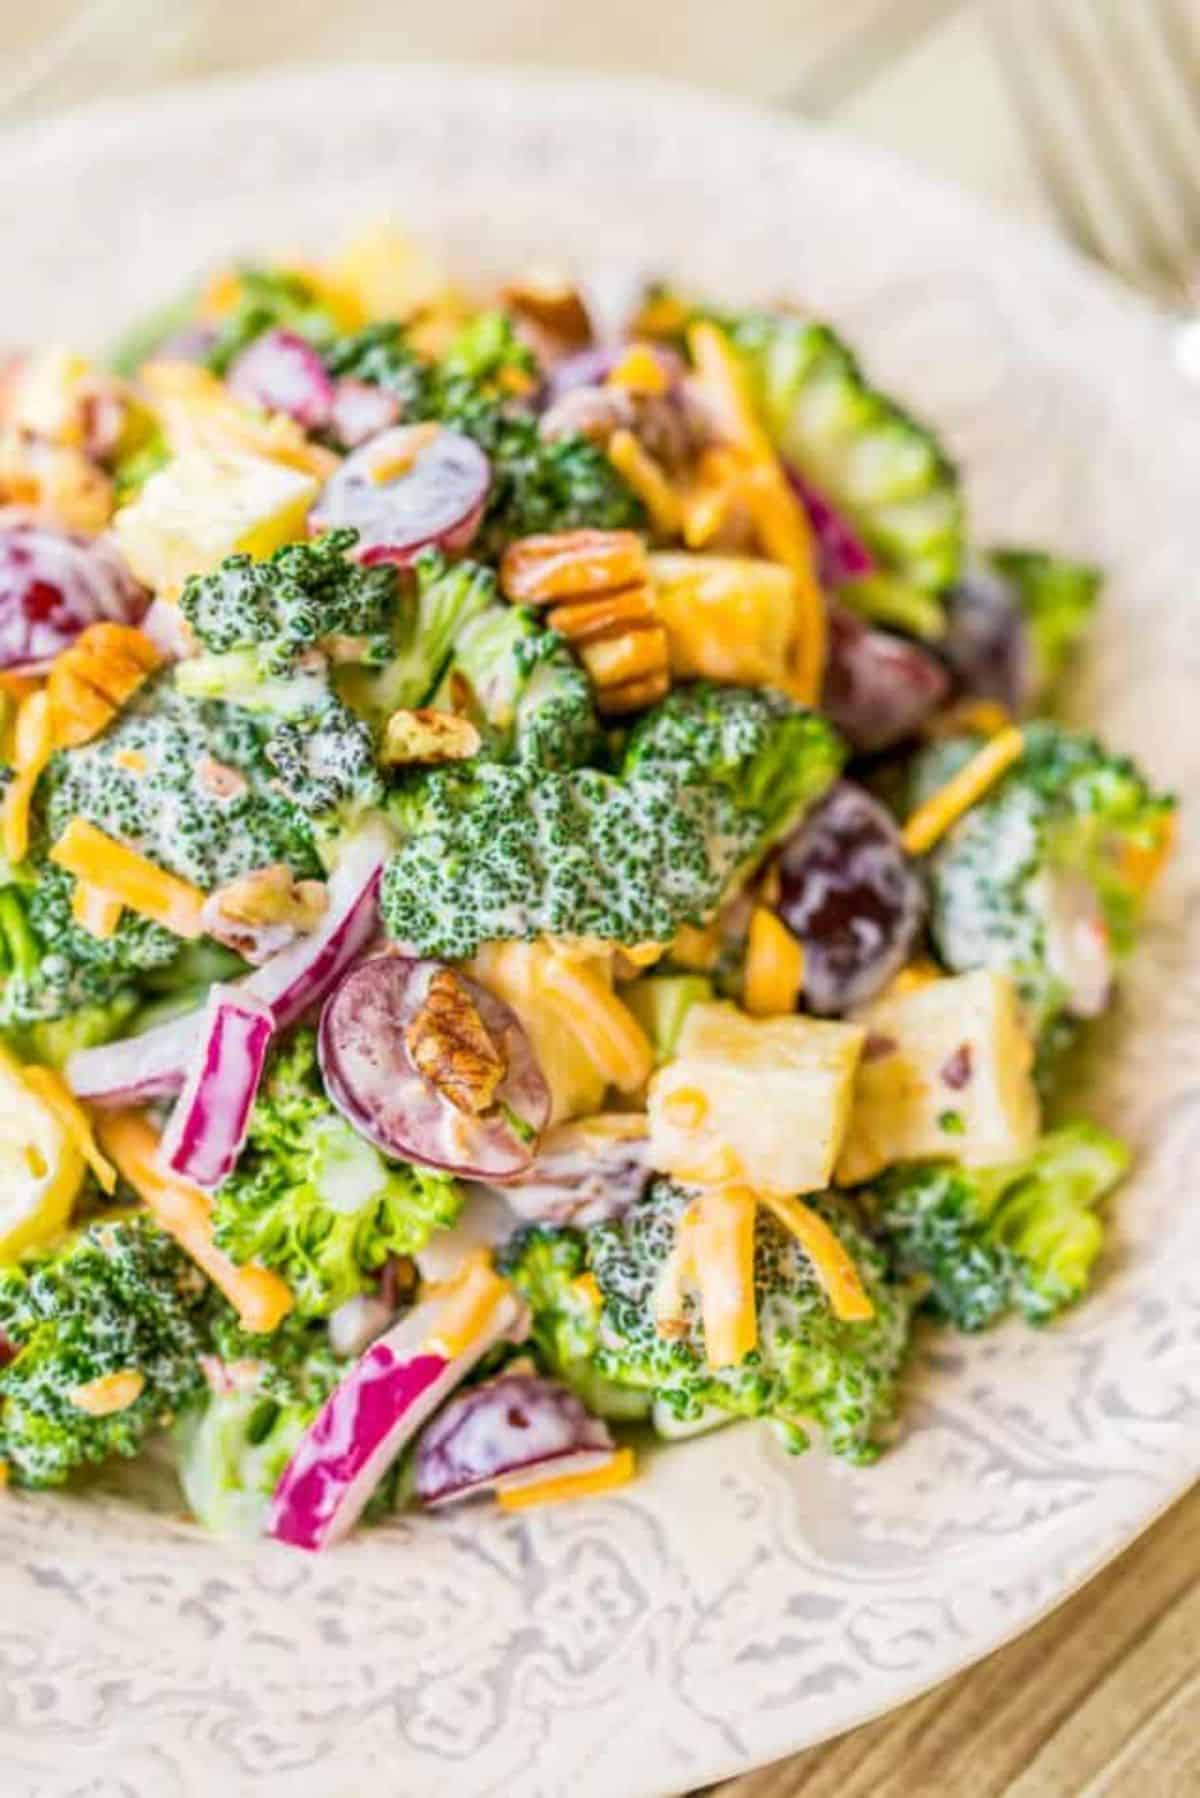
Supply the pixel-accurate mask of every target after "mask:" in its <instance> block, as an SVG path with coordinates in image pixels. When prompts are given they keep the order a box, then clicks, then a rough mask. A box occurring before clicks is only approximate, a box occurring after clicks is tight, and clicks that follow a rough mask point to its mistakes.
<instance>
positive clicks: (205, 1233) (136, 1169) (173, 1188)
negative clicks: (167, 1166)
mask: <svg viewBox="0 0 1200 1798" xmlns="http://www.w3.org/2000/svg"><path fill="white" fill-rule="evenodd" d="M99 1129H100V1143H101V1147H102V1148H103V1149H104V1150H105V1152H106V1153H107V1154H108V1155H109V1156H111V1158H112V1160H113V1162H114V1163H115V1164H116V1167H117V1171H118V1172H119V1173H120V1175H121V1176H122V1178H123V1179H124V1180H125V1181H127V1182H128V1184H129V1185H130V1186H132V1188H133V1190H134V1192H136V1193H137V1195H138V1197H139V1198H140V1199H141V1200H142V1201H143V1203H144V1204H145V1206H146V1209H147V1211H149V1213H150V1215H151V1216H152V1217H153V1218H154V1220H155V1222H156V1223H158V1224H160V1225H161V1226H162V1228H163V1229H164V1230H165V1231H166V1232H167V1235H168V1236H173V1237H174V1238H175V1240H176V1242H177V1243H178V1244H179V1246H180V1248H181V1249H183V1251H184V1253H185V1254H187V1255H190V1256H191V1258H192V1260H193V1261H194V1262H195V1263H196V1265H197V1267H199V1268H202V1269H203V1271H204V1272H205V1273H206V1274H207V1275H208V1277H209V1279H210V1280H211V1281H212V1283H213V1285H214V1286H217V1287H219V1288H220V1290H221V1291H222V1292H223V1293H224V1294H225V1297H226V1298H227V1299H228V1300H229V1302H230V1304H231V1305H232V1306H233V1308H234V1310H235V1311H236V1312H237V1314H238V1317H239V1318H240V1319H241V1322H242V1324H243V1326H244V1328H245V1329H247V1330H250V1331H252V1332H253V1333H255V1334H257V1335H269V1334H270V1332H271V1331H272V1330H277V1329H278V1328H279V1325H280V1324H281V1323H282V1322H283V1320H284V1318H285V1317H286V1316H287V1314H288V1312H289V1311H290V1310H291V1309H292V1305H293V1303H294V1301H293V1299H292V1295H291V1292H290V1291H289V1290H288V1288H287V1286H286V1285H285V1284H284V1282H283V1281H282V1280H281V1279H280V1278H279V1275H278V1274H276V1273H273V1272H272V1271H271V1270H270V1269H269V1268H266V1267H259V1266H258V1264H257V1263H256V1262H253V1261H247V1262H245V1263H244V1264H242V1265H239V1264H238V1263H237V1262H236V1261H231V1260H230V1258H229V1256H228V1255H226V1254H225V1253H224V1251H223V1250H222V1249H219V1248H218V1247H217V1245H216V1243H215V1241H214V1240H213V1225H212V1200H211V1199H210V1198H209V1196H208V1194H207V1193H206V1192H202V1191H201V1189H200V1188H199V1187H198V1186H193V1185H192V1183H191V1181H190V1180H183V1179H181V1178H180V1177H179V1175H177V1174H172V1173H168V1172H165V1171H164V1169H163V1168H162V1167H161V1166H160V1165H159V1159H158V1137H157V1135H156V1134H155V1132H154V1130H153V1129H152V1128H151V1126H150V1124H149V1123H148V1122H147V1120H146V1119H145V1117H143V1115H142V1114H141V1112H139V1111H115V1112H112V1113H110V1114H109V1115H108V1116H106V1117H105V1118H103V1119H102V1120H101V1122H100V1125H99Z"/></svg>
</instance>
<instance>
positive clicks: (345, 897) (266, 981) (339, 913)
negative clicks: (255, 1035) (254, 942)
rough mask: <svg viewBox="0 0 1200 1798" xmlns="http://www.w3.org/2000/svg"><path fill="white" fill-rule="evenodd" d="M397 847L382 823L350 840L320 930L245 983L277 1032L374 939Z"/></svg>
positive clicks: (326, 988)
mask: <svg viewBox="0 0 1200 1798" xmlns="http://www.w3.org/2000/svg"><path fill="white" fill-rule="evenodd" d="M394 847H395V839H394V838H393V836H392V834H391V832H390V830H389V829H388V827H387V825H386V824H384V823H383V822H382V821H381V820H379V819H373V820H372V821H371V822H370V823H369V824H365V825H364V826H363V828H362V829H361V830H359V831H357V832H356V833H355V834H354V836H352V837H351V838H349V840H348V841H347V843H346V845H345V847H344V849H343V850H342V854H341V859H340V860H339V862H338V864H337V867H336V868H335V869H334V870H333V873H332V874H331V875H330V876H329V902H328V905H327V907H326V910H325V914H324V916H323V918H322V919H321V922H320V924H319V925H318V927H317V929H316V930H313V931H310V932H309V933H308V934H307V935H306V936H302V937H299V938H297V940H296V941H295V942H294V943H292V944H291V945H290V946H289V947H288V948H286V949H284V950H281V952H280V953H279V954H278V955H276V956H273V957H272V959H271V960H270V961H267V962H264V963H263V965H262V967H261V968H257V969H256V970H255V971H254V973H253V974H248V975H247V976H246V979H245V980H244V981H243V982H242V986H243V988H244V989H245V990H246V991H247V992H248V993H250V994H252V995H253V996H254V997H255V998H257V999H262V1000H264V1001H265V1002H266V1004H268V1005H269V1006H270V1007H271V1010H272V1011H273V1012H274V1014H275V1028H276V1029H277V1030H280V1031H282V1030H288V1029H290V1028H291V1026H292V1025H293V1024H294V1023H295V1022H296V1020H297V1019H298V1018H301V1017H303V1015H304V1013H305V1012H306V1011H308V1010H309V1009H310V1007H312V1006H314V1005H317V1004H319V1003H320V1001H321V1000H322V999H323V998H324V997H325V995H326V993H328V992H329V990H330V988H331V987H332V986H333V985H334V984H335V982H336V981H337V980H338V979H339V978H340V976H341V975H342V974H344V973H345V971H346V969H347V968H348V967H349V966H350V964H351V962H353V961H354V960H355V959H356V957H357V956H359V955H360V954H361V953H362V951H363V950H364V949H365V948H366V947H367V944H368V943H369V942H370V941H371V938H372V936H373V935H374V934H375V927H376V923H377V921H378V905H377V897H378V892H379V877H380V875H381V873H382V871H383V865H384V863H385V862H386V861H387V858H388V856H389V855H390V854H391V852H392V850H393V849H394Z"/></svg>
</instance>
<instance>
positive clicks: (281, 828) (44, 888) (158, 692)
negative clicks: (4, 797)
mask: <svg viewBox="0 0 1200 1798" xmlns="http://www.w3.org/2000/svg"><path fill="white" fill-rule="evenodd" d="M265 737H266V731H265V728H264V726H263V724H262V723H261V722H260V721H259V720H257V719H255V718H253V717H252V716H251V715H250V714H249V713H247V712H244V711H242V710H241V709H240V708H237V707H232V706H224V705H221V704H216V703H211V704H201V703H199V702H197V701H195V700H190V699H187V698H185V697H184V696H183V695H181V694H179V693H177V692H176V691H175V690H174V688H173V687H172V685H171V682H170V679H169V677H159V678H158V679H157V680H156V681H154V682H148V683H147V685H146V687H145V688H144V689H143V691H142V693H141V694H139V696H138V698H137V699H136V700H135V701H134V703H133V704H132V705H130V706H129V707H128V708H127V709H126V710H125V711H124V712H123V713H122V714H121V716H120V718H118V719H117V720H116V721H115V722H114V723H113V724H112V725H111V726H110V728H109V729H108V730H107V731H105V733H104V734H103V736H100V737H96V738H94V739H93V740H92V741H91V742H90V743H85V744H83V745H81V746H80V747H79V748H76V749H65V750H60V751H59V752H58V753H57V754H56V755H55V756H53V757H52V758H51V761H50V764H49V766H48V768H47V769H46V772H45V774H44V775H43V776H42V779H41V781H40V782H39V785H38V790H37V795H36V804H35V818H34V823H35V830H34V838H33V845H32V853H31V857H30V861H29V863H28V864H27V867H26V869H25V870H23V871H22V880H21V883H20V884H18V885H13V886H10V887H8V888H6V889H5V892H6V893H7V894H8V895H9V898H8V900H7V901H6V904H7V905H8V907H9V909H10V910H11V908H12V907H13V905H14V904H15V905H19V907H20V909H21V911H22V913H23V916H24V927H25V928H26V929H27V930H28V931H29V932H30V933H31V936H32V940H33V941H34V942H35V943H36V944H37V945H38V954H37V957H36V958H35V960H34V961H33V962H32V964H30V962H29V958H28V956H26V957H25V959H24V960H22V961H20V962H14V965H13V967H12V969H11V971H10V972H9V973H8V975H7V978H6V979H5V980H4V986H3V992H2V993H0V1030H11V1029H14V1028H16V1027H20V1026H25V1025H31V1024H35V1023H38V1022H40V1021H42V1020H47V1019H56V1018H62V1017H65V1016H66V1015H68V1014H70V1013H73V1012H75V1011H76V1010H78V1009H79V1008H81V1007H92V1006H100V1007H107V1006H109V1005H110V1004H112V1003H113V1002H114V1001H117V1000H118V997H119V995H120V994H122V993H123V992H124V991H125V990H126V989H127V988H128V987H129V986H130V985H131V984H132V983H135V982H138V981H140V980H142V979H144V978H145V977H146V976H147V975H149V974H151V973H153V972H155V971H156V970H158V971H161V970H164V969H166V968H167V967H168V966H169V965H170V964H172V963H173V962H174V961H175V960H176V958H177V957H178V955H179V953H180V941H179V938H178V937H177V936H174V935H172V933H171V932H170V931H168V930H165V929H164V928H163V927H162V926H161V925H158V924H154V923H151V922H150V921H149V920H148V919H145V918H141V917H138V916H137V915H136V914H135V913H133V912H131V911H128V910H127V911H126V912H124V913H123V914H122V917H121V921H120V923H119V925H118V926H117V929H116V930H115V931H114V933H113V935H112V936H111V937H107V938H99V937H94V936H92V935H90V933H89V932H87V931H85V930H83V929H81V928H80V927H79V926H78V925H77V924H76V923H75V922H74V920H73V918H72V916H71V899H72V894H73V891H74V882H73V880H72V877H71V876H70V875H69V874H67V873H65V872H64V871H63V870H62V869H61V868H59V867H58V866H57V865H56V864H55V863H54V862H51V861H49V860H48V859H47V855H46V852H47V850H48V849H49V847H50V846H51V845H52V844H53V843H55V842H56V841H57V840H58V838H59V837H60V836H61V835H62V832H63V831H64V830H65V828H66V826H67V824H68V823H69V822H70V820H71V819H72V818H74V817H83V818H86V819H87V820H88V821H89V822H90V823H92V824H95V825H96V826H97V827H98V828H99V829H100V830H103V831H105V832H106V833H107V834H108V835H109V836H112V837H116V838H118V839H119V840H120V841H122V842H126V843H130V844H132V845H133V846H134V847H135V848H137V849H138V850H140V851H141V852H142V853H143V854H144V855H146V856H147V857H148V858H149V860H151V861H152V862H155V863H156V864H157V865H158V866H159V867H162V868H165V869H167V870H168V872H170V873H172V874H178V875H180V876H181V877H182V878H183V879H185V880H190V881H192V882H193V883H194V884H195V885H196V886H198V887H200V888H201V889H202V890H203V891H205V892H211V891H212V889H213V888H214V887H219V886H224V885H225V884H226V883H227V882H228V881H230V880H234V879H236V878H237V876H238V875H240V874H245V873H248V872H249V871H250V870H251V869H252V868H260V867H264V866H266V865H267V864H268V863H271V862H280V861H283V862H286V863H287V864H288V865H289V867H291V868H292V870H293V872H294V873H295V874H296V875H297V876H299V877H301V878H303V877H306V876H312V875H319V874H320V872H321V864H320V861H319V859H318V857H317V854H316V848H315V842H314V838H313V833H312V830H311V827H310V825H309V823H308V821H307V819H306V818H305V816H304V814H303V813H302V812H301V811H300V810H299V809H298V808H297V807H296V806H295V805H293V803H292V802H291V801H290V800H289V799H288V798H287V796H286V795H285V794H284V793H283V792H281V791H280V790H279V787H278V783H277V777H276V774H275V770H274V769H273V768H272V767H271V765H270V763H269V762H267V761H266V759H265V756H264V753H263V750H264V742H265Z"/></svg>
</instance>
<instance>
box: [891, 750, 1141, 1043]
mask: <svg viewBox="0 0 1200 1798" xmlns="http://www.w3.org/2000/svg"><path fill="white" fill-rule="evenodd" d="M971 747H972V745H971V744H970V743H969V742H967V743H964V742H961V741H955V742H952V743H950V744H947V745H941V746H939V747H938V748H936V749H933V750H930V751H928V752H926V754H925V755H923V756H922V757H920V758H919V759H918V761H917V764H916V767H915V771H914V777H915V792H916V796H917V797H918V799H919V798H920V797H921V796H922V795H924V794H926V793H927V792H929V791H931V790H934V789H936V787H937V786H939V785H940V784H942V782H943V781H944V779H945V777H946V775H947V773H948V772H949V771H950V770H951V769H952V768H953V767H954V766H955V765H956V763H958V762H961V761H962V760H965V759H966V757H967V755H969V753H970V750H971ZM1172 809H1173V802H1172V800H1171V799H1169V798H1168V797H1165V796H1163V795H1161V794H1158V793H1155V792H1154V791H1152V789H1151V787H1150V786H1149V784H1148V782H1147V780H1146V779H1145V777H1144V776H1143V775H1142V773H1141V772H1140V771H1139V769H1138V768H1137V767H1136V766H1135V764H1134V763H1133V762H1131V761H1129V760H1128V759H1127V758H1126V757H1124V756H1118V755H1115V754H1113V753H1112V752H1111V751H1109V750H1107V749H1105V748H1104V747H1103V746H1102V745H1101V744H1100V743H1098V742H1097V741H1096V739H1095V738H1093V737H1088V736H1083V735H1078V734H1075V733H1073V732H1070V731H1067V730H1064V729H1062V728H1061V727H1059V726H1057V725H1053V724H1046V723H1035V724H1030V725H1028V726H1027V727H1026V730H1025V751H1024V754H1023V755H1022V756H1021V758H1020V760H1019V761H1018V762H1017V763H1016V764H1015V766H1014V767H1013V768H1012V769H1011V770H1010V772H1009V773H1008V774H1007V775H1006V776H1005V778H1004V780H1003V781H1001V782H1000V784H999V785H998V786H997V787H995V788H993V789H992V791H991V793H990V794H989V795H988V796H987V797H986V798H985V799H984V800H983V801H981V803H980V804H978V805H976V806H974V807H973V808H972V809H971V811H969V812H968V813H967V814H966V816H965V817H964V818H963V819H961V820H960V822H959V823H958V824H957V825H955V826H954V828H953V829H952V830H951V831H950V832H949V833H948V834H947V836H946V838H945V839H944V841H943V842H942V843H941V844H940V845H939V847H938V848H937V850H936V851H935V852H934V854H933V856H932V857H931V858H930V862H929V877H930V887H931V895H932V911H931V927H932V933H933V940H934V944H935V947H936V949H937V953H938V955H939V957H940V959H941V960H942V962H943V963H944V964H945V965H946V966H947V967H948V968H950V969H951V970H952V971H953V972H954V973H956V974H961V973H966V972H967V971H968V970H969V969H972V968H980V967H992V968H1001V969H1004V970H1005V971H1007V972H1009V973H1011V974H1012V976H1013V978H1014V979H1015V980H1016V982H1017V986H1018V988H1019V990H1020V992H1021V996H1022V999H1023V1001H1024V1003H1025V1005H1026V1007H1027V1010H1028V1013H1029V1016H1030V1019H1031V1023H1032V1025H1033V1028H1034V1030H1035V1031H1036V1032H1037V1033H1038V1034H1039V1036H1041V1037H1042V1039H1043V1042H1044V1043H1045V1044H1047V1045H1049V1044H1051V1043H1053V1041H1054V1040H1056V1038H1057V1036H1058V1035H1059V1034H1060V1032H1059V1031H1058V1029H1057V1026H1058V1025H1059V1023H1060V1021H1062V1020H1065V1019H1066V1018H1068V1017H1069V1016H1070V1015H1072V1012H1073V1009H1074V1010H1075V1011H1082V1012H1083V1013H1084V1014H1085V1015H1086V1014H1087V1013H1089V1012H1090V1011H1092V1010H1094V1009H1096V1003H1095V1001H1094V1000H1093V1001H1091V1002H1085V1001H1083V1000H1081V999H1080V998H1079V997H1078V996H1077V994H1076V982H1077V979H1078V976H1077V975H1076V974H1075V973H1074V972H1073V951H1072V948H1071V934H1070V921H1071V920H1073V919H1078V920H1080V921H1081V922H1082V924H1083V925H1084V927H1085V929H1086V928H1087V926H1088V922H1089V920H1088V915H1087V912H1088V907H1089V906H1090V907H1092V908H1093V909H1094V910H1095V913H1096V916H1095V919H1094V920H1093V924H1094V930H1093V934H1094V933H1095V931H1098V932H1099V933H1100V935H1101V936H1104V935H1105V934H1106V935H1107V940H1108V949H1109V950H1110V951H1111V953H1112V954H1113V955H1114V956H1115V957H1117V958H1120V957H1121V956H1123V955H1125V954H1127V953H1128V951H1129V950H1130V949H1131V948H1132V946H1133V940H1134V934H1135V926H1136V922H1137V918H1138V913H1139V910H1140V904H1141V899H1142V890H1143V888H1144V886H1145V884H1146V870H1147V869H1148V868H1152V866H1153V864H1154V862H1155V860H1156V858H1157V857H1158V856H1159V855H1160V853H1161V850H1162V847H1163V844H1164V842H1165V839H1166V833H1167V832H1168V830H1169V826H1170V817H1171V812H1172ZM1064 919H1065V920H1067V921H1066V922H1064V921H1063V920H1064ZM1102 947H1103V945H1102ZM1102 1002H1103V993H1101V995H1100V1003H1102Z"/></svg>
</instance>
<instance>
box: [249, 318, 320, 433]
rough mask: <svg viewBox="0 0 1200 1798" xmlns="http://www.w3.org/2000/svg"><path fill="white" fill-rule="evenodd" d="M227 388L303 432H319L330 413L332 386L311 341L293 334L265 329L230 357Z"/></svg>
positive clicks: (250, 403)
mask: <svg viewBox="0 0 1200 1798" xmlns="http://www.w3.org/2000/svg"><path fill="white" fill-rule="evenodd" d="M225 380H226V383H227V385H228V387H229V390H230V392H231V393H232V394H234V395H235V396H236V397H237V398H238V399H239V400H245V401H246V403H247V404H248V405H251V406H259V407H261V408H262V410H263V411H264V412H286V413H287V415H288V417H289V418H294V419H295V421H296V423H297V424H298V425H301V426H302V427H303V429H304V430H306V431H323V430H324V429H325V427H326V426H327V425H328V423H329V421H330V418H331V416H332V413H333V400H334V389H333V382H332V380H331V379H330V377H329V375H328V374H326V372H325V364H324V363H323V362H322V360H321V358H320V356H318V354H317V352H316V350H314V348H313V346H312V344H311V343H308V342H307V341H306V340H305V339H304V338H303V337H300V336H298V335H297V334H296V332H295V331H282V330H272V331H264V332H263V334H262V336H261V337H256V338H255V339H254V342H253V343H251V344H248V345H247V346H246V348H245V349H244V350H243V351H242V353H241V355H240V356H237V357H236V358H235V359H234V362H233V365H232V367H231V368H230V370H229V373H228V374H227V375H226V377H225Z"/></svg>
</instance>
